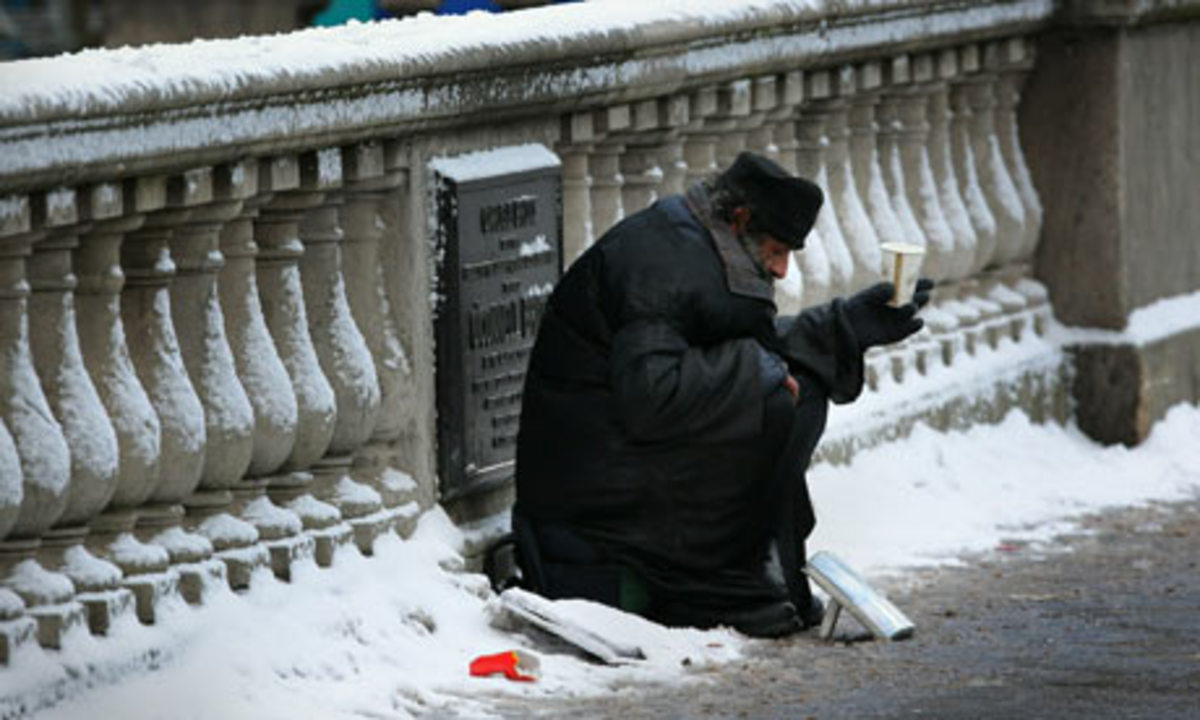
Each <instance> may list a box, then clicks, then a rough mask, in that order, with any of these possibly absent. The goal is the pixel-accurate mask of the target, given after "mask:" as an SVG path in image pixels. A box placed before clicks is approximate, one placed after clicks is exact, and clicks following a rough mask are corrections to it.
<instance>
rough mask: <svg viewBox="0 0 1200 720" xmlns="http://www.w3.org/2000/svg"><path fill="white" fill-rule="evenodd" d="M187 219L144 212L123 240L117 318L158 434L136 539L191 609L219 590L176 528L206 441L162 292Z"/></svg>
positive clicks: (192, 538) (194, 541) (211, 571)
mask: <svg viewBox="0 0 1200 720" xmlns="http://www.w3.org/2000/svg"><path fill="white" fill-rule="evenodd" d="M190 213H191V210H189V209H185V208H177V209H169V210H160V211H157V212H154V213H151V214H149V215H148V216H147V219H146V222H145V224H143V225H142V227H141V228H140V229H138V230H136V231H134V232H132V233H130V234H128V235H127V236H126V237H125V242H124V243H123V244H122V246H121V265H122V266H123V268H124V270H125V278H126V282H125V289H124V291H123V292H122V296H121V317H122V320H123V321H124V325H125V329H126V332H127V336H126V340H127V342H128V345H129V353H130V356H131V357H132V358H133V364H134V367H135V368H136V369H137V374H138V377H139V378H140V379H141V381H142V387H144V388H145V390H146V394H147V395H148V396H149V398H150V404H151V405H152V406H153V407H154V410H155V412H156V413H157V415H158V420H159V424H160V427H161V429H162V435H161V437H162V445H161V455H160V458H159V463H158V476H157V478H156V480H155V483H154V488H153V490H152V491H151V494H150V498H149V501H148V502H147V503H146V504H145V505H143V506H142V507H141V508H140V509H139V511H138V520H137V526H136V532H137V535H138V538H139V539H141V540H142V541H144V542H145V541H148V542H151V543H153V544H155V545H159V546H160V547H162V548H164V549H166V551H167V553H168V554H169V555H170V558H171V564H172V566H173V567H174V569H175V570H176V571H178V573H179V583H180V585H179V586H180V590H181V591H182V593H183V596H184V598H186V599H187V600H188V602H193V603H195V602H200V601H201V600H202V599H203V596H204V594H205V593H206V592H209V591H210V590H213V589H215V588H216V587H218V586H221V585H224V584H225V565H224V564H223V563H221V562H219V561H216V560H213V559H212V553H213V546H212V542H210V541H209V539H208V538H206V537H204V536H202V535H197V534H195V533H190V532H186V531H185V530H184V529H183V516H184V509H183V501H184V499H185V498H187V497H189V496H190V495H191V494H192V493H193V492H195V490H196V487H197V486H198V485H199V484H200V477H201V473H202V472H203V470H204V452H205V443H206V435H205V424H204V406H203V405H202V404H201V403H200V398H199V396H197V394H196V391H195V389H194V388H193V387H192V382H191V380H190V379H189V377H188V372H187V368H186V367H185V366H184V363H183V356H182V355H181V353H180V348H179V339H178V337H177V336H176V333H175V325H174V322H173V320H172V314H171V295H170V290H169V285H170V282H171V279H172V278H173V277H174V276H175V263H174V261H173V260H172V259H171V253H170V249H169V246H168V242H167V241H168V238H169V237H170V235H171V233H172V232H174V231H175V228H176V227H178V226H179V225H180V224H181V223H182V222H184V221H185V220H186V219H187V217H188V215H189V214H190ZM140 611H141V606H140V605H139V613H140Z"/></svg>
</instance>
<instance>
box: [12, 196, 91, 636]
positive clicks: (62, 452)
mask: <svg viewBox="0 0 1200 720" xmlns="http://www.w3.org/2000/svg"><path fill="white" fill-rule="evenodd" d="M23 200H24V201H25V203H26V204H25V205H24V218H23V222H22V223H21V227H19V228H18V229H17V231H16V233H15V234H12V235H6V236H4V237H0V420H3V422H4V424H5V425H7V426H8V430H9V432H10V433H11V435H12V440H13V442H14V444H15V445H16V450H17V456H18V458H19V460H20V465H21V473H20V476H21V477H22V478H23V484H22V486H21V489H20V493H19V498H20V505H19V506H18V509H17V513H16V516H15V518H13V515H12V513H11V511H9V512H8V513H7V514H8V516H9V519H8V520H7V522H6V524H8V525H10V527H9V530H8V533H7V535H6V536H5V537H4V539H3V540H2V541H0V586H3V587H7V588H8V589H9V590H11V591H13V592H15V593H16V594H17V595H19V596H20V597H21V600H22V601H24V604H25V606H26V613H27V614H28V615H30V616H32V617H33V618H34V619H35V620H37V625H38V642H39V643H41V645H42V646H43V647H51V648H54V647H59V645H60V643H61V641H62V636H63V635H64V634H65V633H66V632H68V631H69V630H70V629H71V628H73V627H78V626H82V625H83V623H84V609H83V606H82V605H80V604H79V603H78V602H77V601H76V600H74V595H75V587H74V586H73V585H72V584H71V581H70V580H69V579H68V578H67V577H66V576H65V575H62V574H60V573H52V572H49V571H47V570H46V569H45V568H44V567H42V565H41V564H40V563H39V562H38V561H37V560H36V559H35V555H36V553H37V550H38V548H39V547H40V546H41V543H42V536H43V535H44V534H45V533H46V531H48V530H49V529H50V528H51V527H52V526H53V525H54V523H55V522H57V521H58V519H59V518H60V517H61V516H62V514H63V511H65V510H66V507H67V503H68V500H69V495H68V492H69V489H70V478H71V462H70V450H69V448H68V446H67V442H66V439H65V438H64V437H63V432H62V427H61V426H60V425H59V424H58V422H57V421H56V420H55V419H54V416H53V414H52V413H51V411H50V406H49V403H47V401H46V396H45V395H44V394H43V392H42V387H41V383H40V382H39V380H38V376H37V372H36V371H35V369H34V364H33V353H32V351H31V349H30V341H29V304H28V296H29V283H28V282H27V280H26V268H25V258H26V257H28V256H29V254H30V249H31V247H32V245H33V243H34V242H35V241H37V240H39V239H41V238H42V237H43V236H44V233H43V232H38V231H34V232H31V231H30V227H31V224H30V216H29V206H28V204H27V202H28V201H27V199H23ZM52 331H57V328H54V329H52Z"/></svg>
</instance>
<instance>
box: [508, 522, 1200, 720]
mask: <svg viewBox="0 0 1200 720" xmlns="http://www.w3.org/2000/svg"><path fill="white" fill-rule="evenodd" d="M1198 562H1200V501H1191V502H1184V503H1176V504H1163V505H1156V506H1153V507H1149V508H1137V509H1127V510H1121V511H1117V512H1110V513H1107V514H1104V515H1097V516H1092V517H1088V518H1086V519H1085V520H1084V521H1083V522H1082V523H1081V526H1080V529H1079V531H1078V532H1074V533H1072V534H1070V535H1067V536H1063V537H1060V538H1058V539H1057V540H1056V541H1054V542H1052V543H1048V544H1044V545H1023V544H1021V543H1002V544H1000V545H999V546H997V548H996V549H995V550H993V551H991V552H987V553H982V554H979V555H976V556H972V557H970V558H967V563H966V565H964V566H962V567H956V568H949V569H946V568H943V569H939V570H927V571H921V572H919V573H915V574H913V575H910V576H909V577H906V578H903V579H900V580H895V581H891V582H888V583H885V584H883V587H884V588H885V589H886V591H887V593H888V595H889V597H891V598H892V599H893V600H894V601H895V602H896V603H897V604H898V605H899V606H900V607H901V608H902V609H904V611H905V612H906V613H907V614H908V615H909V616H910V617H911V618H912V619H913V621H914V622H915V623H916V625H917V634H916V636H915V637H914V638H913V639H912V640H908V641H905V642H899V643H885V642H876V641H871V640H861V639H860V640H853V639H851V636H852V635H853V634H855V633H856V632H857V631H858V627H857V625H855V624H854V622H853V620H847V619H845V617H846V616H843V620H842V621H841V622H840V623H839V626H838V633H839V635H841V636H842V641H838V642H834V643H832V644H827V643H823V642H821V641H820V640H818V639H817V638H816V637H815V636H813V635H802V636H798V637H795V638H790V639H788V640H783V641H774V642H771V641H759V642H755V643H754V644H753V645H752V648H753V649H752V650H751V651H750V654H749V656H748V657H747V658H746V659H745V660H744V661H741V662H739V663H736V664H734V665H732V666H730V665H726V666H724V667H721V668H719V669H717V670H714V671H711V674H710V675H708V676H706V677H705V678H704V680H705V681H704V682H703V683H701V684H695V683H691V684H684V685H680V686H667V687H655V686H647V687H645V688H641V689H639V690H638V691H636V692H622V693H620V694H617V695H614V696H613V697H610V698H603V699H594V700H564V701H561V702H556V701H547V700H545V699H543V700H539V701H538V702H536V703H532V704H531V703H527V702H522V701H517V700H511V699H509V700H497V701H496V704H495V705H494V706H493V707H492V710H493V711H495V712H496V713H498V714H500V715H501V716H503V717H512V718H525V717H544V718H566V717H571V718H620V719H621V720H630V719H631V718H644V717H645V718H907V717H928V718H1156V719H1159V718H1197V719H1200V568H1198V567H1197V563H1198Z"/></svg>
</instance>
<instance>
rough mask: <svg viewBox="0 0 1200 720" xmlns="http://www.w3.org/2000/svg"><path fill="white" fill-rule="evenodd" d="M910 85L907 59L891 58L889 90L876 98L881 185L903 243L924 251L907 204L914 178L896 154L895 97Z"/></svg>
mask: <svg viewBox="0 0 1200 720" xmlns="http://www.w3.org/2000/svg"><path fill="white" fill-rule="evenodd" d="M911 81H912V76H911V69H910V68H909V64H908V57H907V56H906V55H901V56H900V57H897V58H894V59H893V61H892V63H891V86H890V87H889V89H888V91H885V92H884V94H883V95H882V96H881V97H880V101H879V106H878V108H877V115H876V117H877V119H878V125H879V161H880V163H881V164H882V165H883V184H884V186H885V187H886V188H887V192H888V199H889V200H890V201H891V204H892V209H893V210H894V211H895V213H896V217H897V218H898V219H899V221H900V228H901V231H902V232H903V234H904V242H907V243H911V244H913V245H919V246H921V247H925V246H927V245H928V240H927V239H926V237H925V231H924V230H922V229H921V225H920V224H919V223H918V222H917V216H916V213H915V212H913V208H912V205H910V204H909V202H908V183H910V182H913V181H915V178H912V179H910V178H907V177H905V170H906V168H905V167H904V159H903V157H902V155H901V151H900V147H901V142H902V139H903V136H904V134H905V129H904V123H903V122H902V121H901V119H900V98H899V96H898V94H899V93H904V92H907V91H908V88H909V84H910V83H911Z"/></svg>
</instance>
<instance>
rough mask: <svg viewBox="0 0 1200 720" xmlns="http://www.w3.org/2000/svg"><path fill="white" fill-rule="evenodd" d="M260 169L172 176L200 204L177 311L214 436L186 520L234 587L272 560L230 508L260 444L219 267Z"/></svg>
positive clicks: (176, 239) (186, 359) (185, 244)
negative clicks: (226, 229) (224, 243)
mask: <svg viewBox="0 0 1200 720" xmlns="http://www.w3.org/2000/svg"><path fill="white" fill-rule="evenodd" d="M256 169H257V167H256V166H255V165H253V164H251V163H246V164H235V165H226V166H222V167H218V168H216V169H215V171H214V169H211V168H200V169H197V170H193V171H189V172H188V173H185V174H184V175H183V176H181V177H176V178H172V180H171V183H170V185H169V186H168V205H169V206H171V207H191V208H192V210H191V213H190V214H189V216H188V217H187V219H186V220H184V221H183V222H182V223H181V224H180V225H179V226H178V227H177V228H176V229H175V231H174V232H173V233H172V234H171V236H170V238H169V245H170V250H171V257H172V259H173V260H174V262H175V276H174V278H173V279H172V280H171V285H170V295H171V317H172V321H173V324H174V327H175V334H176V337H177V338H178V341H179V346H180V352H181V355H182V357H183V363H184V367H185V368H186V369H187V372H188V377H189V378H190V379H191V383H192V387H193V388H194V389H195V391H196V394H197V396H198V397H199V399H200V404H201V406H202V407H203V409H204V428H205V430H204V432H205V439H206V441H205V445H204V461H203V463H202V469H201V473H200V484H199V486H198V487H197V488H196V490H195V491H194V492H192V493H191V494H190V495H189V496H187V497H186V498H185V499H184V505H185V507H186V509H187V518H186V524H187V526H188V527H189V528H190V529H192V530H193V531H195V532H197V533H199V534H200V535H202V536H204V537H206V538H208V540H209V541H210V542H211V543H212V545H213V548H214V550H215V557H216V558H217V559H219V560H220V561H222V562H224V563H225V566H226V576H227V578H228V580H229V584H230V586H231V587H232V588H234V589H244V588H247V587H249V585H250V577H251V575H252V573H253V571H254V570H255V569H256V568H259V567H264V566H266V565H267V564H268V562H269V556H268V553H267V550H266V548H265V547H263V546H262V545H259V544H258V531H257V530H256V529H255V528H254V526H253V525H251V524H249V523H247V522H245V521H244V520H239V519H237V518H236V517H234V516H233V515H232V514H231V513H230V511H231V509H232V507H233V492H232V489H233V487H234V486H235V485H236V484H237V483H238V482H239V481H240V480H241V479H242V476H243V475H245V473H246V469H247V468H248V467H249V466H250V456H251V454H252V453H253V450H254V410H253V408H252V407H251V405H250V400H249V399H248V398H247V397H246V392H245V389H244V388H243V387H242V383H241V380H239V378H238V374H237V368H236V366H235V364H234V360H233V351H232V350H231V349H230V346H229V341H228V339H227V338H226V335H225V315H224V311H223V310H222V308H221V303H220V297H219V295H218V292H217V273H218V272H220V269H221V268H222V267H223V266H224V264H225V257H224V255H222V254H221V250H220V239H219V235H220V232H221V228H222V227H223V226H224V225H225V224H226V223H228V222H229V221H230V220H233V219H234V218H236V217H237V216H238V215H240V214H241V211H242V201H243V200H244V199H245V198H246V197H247V196H250V195H253V194H254V192H255V191H256V189H257V176H255V175H254V172H253V171H254V170H256ZM251 176H254V179H253V180H249V179H248V178H250V177H251Z"/></svg>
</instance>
